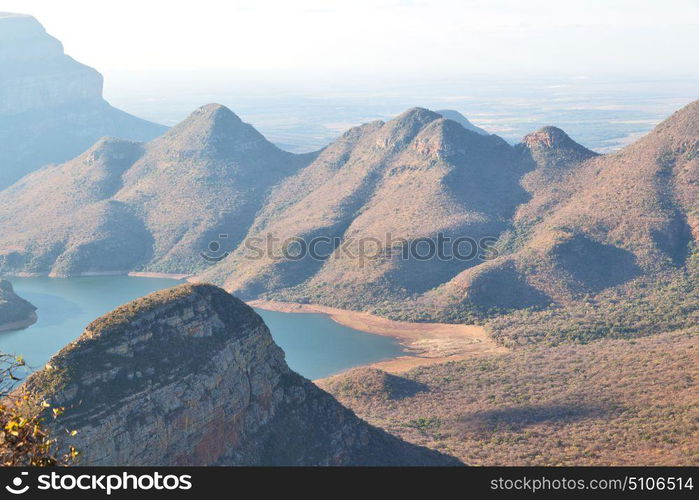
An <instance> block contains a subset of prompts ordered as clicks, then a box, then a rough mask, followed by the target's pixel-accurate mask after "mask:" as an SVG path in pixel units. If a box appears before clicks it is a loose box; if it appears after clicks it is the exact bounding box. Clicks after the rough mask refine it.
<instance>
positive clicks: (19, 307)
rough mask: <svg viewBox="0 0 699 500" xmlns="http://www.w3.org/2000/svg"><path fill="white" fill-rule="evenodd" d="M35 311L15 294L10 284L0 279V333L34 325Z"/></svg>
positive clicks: (34, 308)
mask: <svg viewBox="0 0 699 500" xmlns="http://www.w3.org/2000/svg"><path fill="white" fill-rule="evenodd" d="M35 311H36V307H34V306H33V305H32V304H30V303H29V302H28V301H26V300H24V299H23V298H22V297H20V296H18V295H17V294H16V293H15V291H14V290H13V288H12V283H10V282H9V281H7V280H2V279H0V332H2V331H6V330H17V329H20V328H25V327H27V326H29V325H31V324H33V323H35V322H36V312H35Z"/></svg>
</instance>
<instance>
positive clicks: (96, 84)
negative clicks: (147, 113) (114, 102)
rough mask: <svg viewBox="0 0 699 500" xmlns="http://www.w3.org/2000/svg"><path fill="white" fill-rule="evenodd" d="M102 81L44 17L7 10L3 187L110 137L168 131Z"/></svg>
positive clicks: (2, 20)
mask: <svg viewBox="0 0 699 500" xmlns="http://www.w3.org/2000/svg"><path fill="white" fill-rule="evenodd" d="M102 83H103V79H102V75H101V74H99V73H98V72H97V71H96V70H94V69H93V68H90V67H88V66H85V65H83V64H80V63H79V62H77V61H75V60H74V59H72V58H71V57H69V56H67V55H66V54H64V53H63V45H62V44H61V42H60V41H58V40H56V39H55V38H53V37H52V36H50V35H48V34H47V33H46V31H45V30H44V28H43V26H41V24H39V22H38V21H37V20H36V19H34V18H33V17H31V16H26V15H21V14H8V13H0V189H1V188H4V187H6V186H8V185H10V184H12V183H13V182H15V181H16V180H18V179H19V178H20V177H22V176H23V175H25V174H27V173H29V172H31V171H33V170H35V169H36V168H38V167H40V166H42V165H44V164H46V163H54V162H59V161H64V160H67V159H69V158H73V157H74V156H76V155H77V154H79V153H82V152H83V151H85V150H86V149H87V148H88V147H89V146H90V145H91V144H93V143H94V142H95V141H96V140H97V139H99V138H100V137H102V136H115V137H121V138H124V139H131V140H149V139H152V138H154V137H157V136H158V135H160V134H162V133H163V132H164V131H165V130H166V127H163V126H161V125H157V124H155V123H151V122H147V121H145V120H141V119H140V118H136V117H135V116H131V115H129V114H127V113H124V112H123V111H120V110H118V109H115V108H113V107H111V106H110V105H109V104H108V103H107V101H105V100H104V99H103V98H102Z"/></svg>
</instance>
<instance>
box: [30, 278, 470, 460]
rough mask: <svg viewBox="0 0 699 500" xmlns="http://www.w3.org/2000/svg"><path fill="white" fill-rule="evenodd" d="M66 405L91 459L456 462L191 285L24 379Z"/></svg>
mask: <svg viewBox="0 0 699 500" xmlns="http://www.w3.org/2000/svg"><path fill="white" fill-rule="evenodd" d="M23 390H25V391H27V392H28V393H29V394H31V395H33V396H34V397H36V398H38V399H40V400H45V401H47V402H49V404H51V405H53V406H63V407H65V408H66V411H65V414H64V416H62V417H61V418H60V419H59V421H57V422H60V426H61V429H56V431H57V432H58V431H61V432H62V429H63V428H64V427H65V428H69V429H75V430H77V431H78V433H77V434H76V435H75V437H73V438H69V439H71V441H70V442H65V445H66V446H67V445H69V444H74V445H75V446H76V447H77V448H78V449H79V450H80V451H81V453H82V457H83V458H82V462H81V463H82V464H89V465H362V464H364V465H379V464H387V465H450V464H451V465H456V464H458V462H457V461H456V460H454V459H452V458H450V457H447V456H445V455H441V454H439V453H437V452H434V451H431V450H427V449H425V448H420V447H417V446H414V445H410V444H408V443H406V442H404V441H401V440H400V439H398V438H396V437H394V436H391V435H389V434H386V433H385V432H383V431H380V430H378V429H376V428H374V427H371V426H369V425H368V424H366V423H365V422H363V421H362V420H360V419H358V418H357V417H356V416H355V415H354V413H352V412H351V411H350V410H348V409H346V408H344V407H343V406H341V405H340V404H339V403H338V402H337V401H336V400H335V399H334V398H333V397H332V396H330V395H329V394H327V393H325V392H324V391H322V390H320V389H319V388H318V387H316V386H315V385H314V384H312V383H311V382H310V381H308V380H306V379H304V378H303V377H301V376H300V375H298V374H296V373H294V372H292V371H291V370H290V369H289V367H288V366H287V365H286V362H285V361H284V353H283V352H282V350H281V349H280V348H279V347H278V346H277V345H276V344H275V343H274V341H273V340H272V337H271V335H270V333H269V330H268V329H267V327H266V326H265V324H264V322H263V321H262V319H261V318H260V317H259V316H258V315H257V314H256V313H255V312H254V311H253V309H251V308H250V307H248V306H247V305H245V304H244V303H243V302H241V301H239V300H238V299H236V298H234V297H233V296H231V295H229V294H228V293H226V292H225V291H223V290H221V289H220V288H217V287H214V286H211V285H181V286H178V287H175V288H172V289H169V290H165V291H161V292H156V293H154V294H151V295H149V296H146V297H144V298H141V299H138V300H136V301H134V302H131V303H129V304H126V305H125V306H122V307H120V308H118V309H116V310H114V311H113V312H111V313H109V314H107V315H105V316H103V317H101V318H99V319H97V320H95V321H94V322H92V323H91V324H90V325H89V326H88V327H87V328H86V329H85V331H84V333H83V334H82V335H81V336H80V338H79V339H78V340H76V341H75V342H73V343H72V344H70V345H68V346H67V347H65V348H64V349H63V350H62V351H60V352H59V353H58V354H57V355H55V356H54V357H53V358H52V359H51V360H50V362H49V363H48V364H47V365H46V367H45V368H44V369H43V370H41V371H39V372H37V373H35V374H33V375H32V376H31V377H30V378H29V379H28V380H27V381H26V383H25V385H24V386H23Z"/></svg>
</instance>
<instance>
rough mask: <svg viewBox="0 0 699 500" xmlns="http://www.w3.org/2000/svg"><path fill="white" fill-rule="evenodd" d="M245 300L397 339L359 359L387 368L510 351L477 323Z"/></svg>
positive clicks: (143, 274)
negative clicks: (377, 355)
mask: <svg viewBox="0 0 699 500" xmlns="http://www.w3.org/2000/svg"><path fill="white" fill-rule="evenodd" d="M5 276H8V277H12V276H15V277H18V278H31V277H49V278H62V276H56V275H51V274H48V273H16V274H6V275H5ZM87 276H92V277H94V276H105V277H106V276H130V277H137V278H162V279H171V280H174V281H189V280H190V279H191V278H192V275H191V274H175V273H158V272H138V271H130V272H129V271H106V272H86V273H80V274H77V275H72V276H71V277H87ZM247 304H248V305H249V306H251V307H254V308H259V309H264V310H268V311H276V312H283V313H307V314H322V315H325V316H328V317H329V318H330V319H331V320H332V321H334V322H335V323H338V324H340V325H342V326H346V327H348V328H352V329H355V330H359V331H362V332H365V333H370V334H373V335H380V336H385V337H391V338H393V339H396V340H397V341H398V342H399V343H400V345H401V346H402V347H403V348H404V349H405V350H406V352H407V353H408V354H406V355H402V356H400V355H399V356H396V357H392V358H388V359H385V360H382V361H379V362H375V363H367V364H364V365H361V366H364V367H366V366H369V367H374V368H378V369H381V370H384V371H387V372H389V373H402V372H405V371H408V370H410V369H412V368H416V367H418V366H424V365H432V364H438V363H445V362H449V361H460V360H464V359H469V358H473V357H476V356H484V355H496V354H504V353H507V352H509V349H507V348H506V347H504V346H501V345H499V344H497V343H496V342H495V341H494V340H493V339H492V338H491V337H490V335H488V332H487V331H486V329H485V328H484V327H482V326H479V325H457V324H447V323H414V322H407V321H394V320H390V319H387V318H382V317H380V316H376V315H373V314H370V313H367V312H361V311H351V310H347V309H338V308H334V307H328V306H323V305H320V304H299V303H291V302H278V301H270V300H260V299H257V300H251V301H247ZM35 316H36V315H35ZM35 322H36V318H34V319H33V320H31V319H30V320H28V321H26V322H17V324H14V323H13V324H12V325H5V326H4V327H3V326H0V331H6V330H17V329H22V328H27V327H28V326H31V325H32V324H34V323H35Z"/></svg>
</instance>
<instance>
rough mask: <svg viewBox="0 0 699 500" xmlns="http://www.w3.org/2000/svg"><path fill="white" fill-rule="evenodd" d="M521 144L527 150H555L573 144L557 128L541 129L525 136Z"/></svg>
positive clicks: (566, 135) (571, 140)
mask: <svg viewBox="0 0 699 500" xmlns="http://www.w3.org/2000/svg"><path fill="white" fill-rule="evenodd" d="M522 142H523V143H524V144H525V145H526V146H527V147H528V148H530V149H531V148H557V147H561V146H568V145H570V144H571V143H575V142H574V141H573V139H571V138H570V136H569V135H568V134H566V133H565V132H564V131H563V130H561V129H560V128H558V127H553V126H547V127H542V128H540V129H539V130H537V131H536V132H532V133H531V134H527V135H526V136H525V137H524V139H523V140H522Z"/></svg>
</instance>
